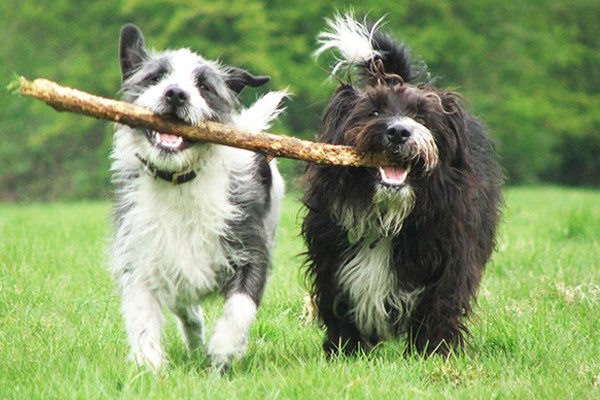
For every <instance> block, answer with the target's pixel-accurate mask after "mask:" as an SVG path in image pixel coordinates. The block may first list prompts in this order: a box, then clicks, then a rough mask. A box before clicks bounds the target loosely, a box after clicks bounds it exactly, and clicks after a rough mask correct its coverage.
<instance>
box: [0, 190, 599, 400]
mask: <svg viewBox="0 0 600 400" xmlns="http://www.w3.org/2000/svg"><path fill="white" fill-rule="evenodd" d="M292 197H293V196H292V195H290V196H288V198H287V199H286V201H285V203H284V206H283V215H282V223H281V226H280V229H279V232H278V237H277V245H276V248H275V263H274V268H273V271H272V274H271V276H270V282H269V285H268V286H267V290H266V293H265V296H264V299H263V303H262V306H261V309H260V310H259V313H258V317H257V321H256V323H255V325H254V326H253V328H252V331H251V342H250V346H249V350H248V354H247V357H246V358H245V359H244V360H243V361H242V362H240V363H239V364H237V365H235V366H234V368H233V370H232V371H231V372H230V373H229V374H228V375H226V376H220V375H219V374H217V373H213V372H212V371H210V370H209V369H208V368H206V363H205V360H204V357H203V356H202V355H201V354H197V355H193V356H189V355H187V354H186V352H185V350H184V345H183V343H182V342H181V340H180V339H179V336H178V332H177V328H176V324H175V321H174V320H173V319H172V318H168V319H167V321H166V337H165V340H164V345H165V347H166V350H167V352H168V355H169V357H170V360H171V364H170V365H169V366H168V367H167V368H166V370H165V371H164V372H163V373H162V374H161V376H153V375H152V374H151V373H149V372H148V371H146V370H144V369H141V370H138V369H137V368H135V367H133V366H132V365H130V364H128V363H127V362H126V357H127V353H128V348H127V344H126V339H125V330H124V327H123V322H122V319H121V315H120V310H119V298H118V297H117V296H116V294H115V293H116V288H115V287H114V284H113V282H111V279H110V276H109V273H108V271H107V270H106V268H105V267H106V254H107V252H106V245H107V243H106V241H105V240H104V239H105V238H106V237H107V236H108V235H109V227H108V223H107V221H108V219H109V212H110V211H109V206H108V204H107V203H104V202H102V203H61V204H45V205H16V204H3V205H0V237H1V238H2V240H0V254H2V257H0V398H2V399H48V398H50V399H52V398H60V399H82V398H85V399H97V398H111V399H112V398H119V399H188V398H207V399H208V398H210V399H317V398H318V399H320V398H335V399H338V398H347V399H363V398H364V399H388V398H389V399H392V398H393V399H395V398H399V399H402V398H406V399H414V398H425V399H490V398H499V399H513V398H515V399H570V398H573V399H582V400H585V399H597V398H598V396H599V394H600V359H599V358H598V354H600V341H598V332H599V331H600V319H599V318H598V315H599V314H600V269H599V268H598V264H599V262H600V245H599V243H598V241H599V237H598V232H599V231H600V208H598V207H597V205H598V204H599V203H600V193H598V192H594V191H585V190H565V189H558V188H522V187H520V188H513V189H510V190H508V193H507V206H506V212H505V217H504V221H503V224H502V225H501V229H500V236H499V240H498V251H497V252H496V254H495V255H494V259H493V262H491V263H490V264H489V265H488V266H487V270H486V273H485V275H484V281H483V286H482V288H481V291H480V296H479V307H478V309H477V314H478V317H477V318H474V319H473V320H472V321H471V322H470V323H469V327H470V328H471V330H472V331H473V335H474V337H473V339H472V341H471V346H470V347H468V350H467V352H466V354H463V355H460V356H458V357H453V358H450V359H449V360H448V361H445V360H443V359H440V358H438V357H434V358H431V359H427V360H425V359H420V358H416V357H405V356H404V355H403V351H404V345H403V344H402V343H401V342H399V343H385V344H383V345H382V346H379V347H378V348H376V349H375V351H374V352H373V353H372V354H371V355H369V356H368V357H357V358H350V359H345V358H340V359H336V360H331V361H328V360H326V359H325V357H324V355H323V352H322V350H321V346H320V344H321V340H322V334H323V333H322V331H321V330H320V329H319V328H317V326H316V325H315V324H308V323H306V322H305V321H304V320H303V319H302V318H301V315H302V310H303V304H304V295H305V288H304V287H303V284H302V279H301V277H302V275H301V272H300V271H301V267H300V265H301V262H302V259H301V258H299V257H295V255H297V254H299V253H300V252H301V251H302V249H303V246H302V240H301V238H300V237H299V236H298V232H299V225H298V223H299V221H298V220H297V215H298V208H299V205H298V202H297V201H294V200H293V199H292ZM221 305H222V302H221V301H219V300H218V299H214V300H213V301H209V302H208V303H207V304H206V303H205V307H204V310H205V315H206V317H207V322H208V324H209V332H210V328H211V327H212V325H213V324H214V321H215V319H216V318H218V316H219V314H220V312H221Z"/></svg>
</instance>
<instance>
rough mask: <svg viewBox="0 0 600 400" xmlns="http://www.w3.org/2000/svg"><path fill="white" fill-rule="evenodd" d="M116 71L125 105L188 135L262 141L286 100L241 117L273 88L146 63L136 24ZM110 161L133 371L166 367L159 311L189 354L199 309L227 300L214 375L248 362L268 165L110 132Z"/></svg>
mask: <svg viewBox="0 0 600 400" xmlns="http://www.w3.org/2000/svg"><path fill="white" fill-rule="evenodd" d="M120 62H121V69H122V74H123V89H122V91H123V96H124V99H125V100H126V101H128V102H131V103H134V104H136V105H140V106H144V107H147V108H148V109H150V110H151V111H153V112H155V113H156V114H159V115H163V116H165V117H168V118H174V119H177V120H180V121H182V122H184V123H187V124H190V125H194V124H197V123H199V122H202V121H206V120H211V121H218V122H221V123H224V124H228V125H231V126H234V127H240V128H244V129H247V130H250V131H255V132H257V131H261V130H264V129H266V128H267V127H268V126H269V124H270V122H271V121H272V120H273V119H274V118H275V117H277V115H278V114H279V113H280V112H281V109H280V108H279V107H280V102H281V101H282V99H283V98H284V97H285V96H286V95H287V93H286V92H285V91H280V92H270V93H268V94H267V95H265V96H263V97H262V98H260V99H259V100H257V101H256V102H255V103H254V104H253V105H252V106H251V107H249V108H247V109H240V107H239V101H238V98H237V94H238V93H239V92H240V91H241V90H242V89H243V88H244V87H245V86H248V85H249V86H260V85H262V84H264V83H266V81H268V77H256V76H253V75H251V74H250V73H248V72H247V71H245V70H242V69H239V68H234V67H224V66H223V65H221V64H220V63H218V62H214V61H210V60H206V59H204V58H203V57H202V56H200V55H198V54H196V53H194V52H192V51H190V50H188V49H179V50H169V51H164V52H154V51H149V50H147V49H146V48H145V44H144V38H143V36H142V33H141V31H140V30H139V29H138V28H137V27H135V26H134V25H131V24H129V25H125V26H124V27H123V29H122V30H121V39H120ZM111 157H112V174H113V175H112V176H113V183H114V187H115V205H114V233H113V242H112V249H111V270H112V273H113V274H114V276H115V278H116V280H117V282H118V285H119V290H120V294H121V297H122V312H123V316H124V319H125V325H126V330H127V336H128V341H129V344H130V346H131V357H132V359H133V360H134V361H135V362H137V363H138V364H142V365H148V366H150V367H152V368H153V369H159V368H160V367H161V366H162V365H163V364H164V363H165V360H166V356H165V354H164V351H163V348H162V346H161V333H162V325H163V309H164V308H167V309H169V310H170V311H172V312H173V313H174V314H175V316H176V317H177V318H178V321H179V328H180V331H181V334H182V336H183V339H184V341H185V343H186V345H187V347H188V349H189V350H190V351H192V350H196V349H198V348H201V347H202V346H203V345H204V338H205V327H204V321H203V313H202V309H201V307H200V301H201V300H202V299H203V298H204V297H205V296H207V295H208V294H210V293H213V292H215V291H222V293H223V294H224V296H225V305H224V310H223V315H222V316H221V318H220V319H219V320H218V321H217V322H216V324H215V326H214V332H213V334H212V337H211V338H210V340H209V342H208V344H207V346H206V352H207V354H208V357H209V359H210V361H211V363H212V364H213V365H214V366H215V367H217V368H222V367H227V366H229V365H230V363H231V362H232V361H233V360H235V359H239V358H240V357H242V356H243V354H244V353H245V351H246V347H247V342H248V335H249V330H250V327H251V325H252V323H253V322H254V320H255V317H256V313H257V308H258V305H259V303H260V300H261V297H262V294H263V290H264V287H265V282H266V278H267V273H268V270H269V267H270V264H271V254H270V253H271V249H272V246H273V242H274V239H275V230H276V227H277V225H278V222H279V209H280V203H281V200H282V197H283V193H284V183H283V180H282V178H281V175H280V174H279V172H278V170H277V167H276V165H275V162H274V161H271V162H268V161H267V160H266V159H265V157H264V156H262V155H258V154H255V153H252V152H249V151H246V150H240V149H236V148H230V147H225V146H222V145H215V144H211V143H203V142H191V141H188V140H187V139H185V140H184V139H183V138H179V137H176V136H174V135H170V134H165V133H158V132H152V131H149V130H145V129H137V128H131V127H128V126H123V125H117V127H116V130H115V135H114V147H113V151H112V155H111ZM157 171H158V172H157ZM165 176H166V177H167V179H165ZM182 176H183V177H184V178H185V179H182V180H177V179H178V177H182ZM169 180H172V182H171V181H169Z"/></svg>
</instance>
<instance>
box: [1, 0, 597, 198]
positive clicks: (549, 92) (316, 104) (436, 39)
mask: <svg viewBox="0 0 600 400" xmlns="http://www.w3.org/2000/svg"><path fill="white" fill-rule="evenodd" d="M336 9H341V10H344V6H343V5H336V4H332V2H327V1H323V0H314V1H311V2H304V3H298V2H290V1H282V0H248V1H243V2H241V1H235V0H218V1H217V0H204V1H191V0H175V1H170V2H163V1H158V0H143V1H142V0H124V1H116V0H106V1H99V0H98V1H92V2H88V3H86V4H85V6H84V5H82V4H79V3H76V2H74V1H72V0H54V1H52V2H39V1H36V0H23V1H16V0H8V1H6V2H3V3H1V4H0V27H1V29H2V37H3V38H5V40H3V41H2V42H1V43H0V77H4V82H3V83H2V82H0V84H1V85H2V86H6V85H7V84H8V83H9V81H10V79H11V77H12V76H13V74H19V75H24V76H26V77H29V78H36V77H45V78H49V79H53V80H56V81H58V82H59V83H62V84H65V85H67V86H72V87H77V88H80V89H83V90H86V91H90V92H92V93H95V94H99V95H103V96H109V97H116V96H117V95H118V90H119V83H120V74H119V69H118V60H117V39H118V34H119V29H120V27H121V25H123V24H124V23H126V22H134V23H136V24H138V25H139V26H140V27H141V28H142V30H143V31H144V33H145V34H146V36H147V40H148V43H149V45H150V46H152V47H155V48H157V49H164V48H167V47H178V46H186V47H190V48H192V49H194V50H196V51H198V52H201V53H202V54H204V55H206V56H207V57H209V58H219V59H221V60H222V61H223V62H225V63H230V64H237V65H240V66H243V67H245V68H248V69H249V70H251V71H253V72H255V73H257V74H269V75H271V76H272V78H273V80H272V82H271V83H270V84H269V86H268V88H269V89H281V88H285V87H289V88H290V89H291V91H292V92H294V94H295V95H294V97H293V99H292V100H290V101H288V104H287V106H288V108H287V113H286V114H285V115H284V117H283V118H282V120H281V122H280V123H278V124H277V125H276V126H275V128H274V130H275V131H276V132H285V133H288V134H291V135H294V136H299V137H304V138H312V137H313V135H314V133H315V132H316V130H317V128H318V124H319V117H320V114H321V112H322V110H323V107H324V105H325V102H326V101H327V99H328V97H329V96H330V94H331V92H332V91H333V89H334V86H333V84H332V83H324V82H325V81H326V78H327V64H328V59H327V57H323V59H321V60H319V61H318V62H315V61H314V60H313V59H312V56H311V54H312V52H313V51H314V49H315V47H316V46H315V36H316V34H317V33H318V31H319V30H321V29H323V27H324V22H323V18H324V17H328V16H331V15H332V14H333V12H334V11H335V10H336ZM355 11H356V14H357V15H364V14H367V13H368V14H369V15H370V16H371V17H372V18H378V17H379V16H381V15H387V21H388V23H387V25H386V28H387V29H390V30H391V31H392V32H394V33H395V34H396V35H397V36H398V37H399V38H402V40H404V41H406V43H407V44H408V45H409V46H410V47H411V48H412V50H413V54H414V55H415V57H416V58H417V59H419V60H424V61H426V62H427V63H428V65H429V70H430V71H431V72H432V74H433V75H434V76H440V77H441V80H440V84H441V85H444V86H447V87H449V88H451V89H457V90H458V91H460V92H461V93H462V94H464V95H465V97H466V98H467V99H468V101H469V105H470V107H471V108H472V109H473V110H474V111H475V112H476V113H477V114H478V115H480V116H481V117H482V119H483V120H484V121H485V122H486V123H487V124H488V125H489V127H490V129H491V131H492V132H493V135H494V137H495V139H496V141H497V142H498V147H499V150H500V152H501V155H502V159H503V164H504V166H505V168H506V171H507V174H508V176H509V178H510V181H511V182H513V183H524V182H535V181H540V180H544V181H553V182H561V183H566V184H585V185H594V186H598V185H600V174H598V173H597V171H599V170H600V159H599V156H598V151H597V148H598V142H599V141H600V69H599V68H598V65H600V25H599V24H598V23H597V22H598V21H597V16H598V15H600V3H599V2H598V1H596V0H573V1H570V2H564V1H560V0H532V1H529V2H521V1H516V0H510V1H506V2H501V3H498V2H493V1H489V0H485V1H481V0H415V1H405V2H399V3H398V2H397V3H394V4H393V5H392V3H389V2H388V3H386V2H381V1H375V0H369V1H364V2H361V5H358V6H356V7H355ZM259 93H262V89H260V90H248V91H247V93H245V94H244V96H245V101H246V102H248V101H250V100H252V99H253V98H255V97H256V96H257V95H258V94H259ZM0 120H2V121H3V124H2V128H1V133H0V135H1V137H2V140H1V141H0V160H2V164H3V168H2V169H0V199H4V200H11V199H13V200H15V199H46V200H50V199H55V198H62V199H74V198H93V197H102V196H106V194H107V193H108V186H109V185H108V181H109V178H108V167H109V163H108V154H109V151H110V143H111V125H110V124H107V123H106V122H104V121H95V120H91V119H89V118H85V117H81V116H77V115H72V114H57V113H56V112H54V111H53V110H51V109H49V108H48V107H47V106H45V105H43V104H38V102H36V101H34V100H31V99H24V98H19V97H18V96H10V95H8V94H7V93H1V94H0ZM285 165H286V167H289V168H287V169H288V170H289V171H291V172H292V173H293V171H295V170H297V169H298V168H297V167H295V166H294V165H293V164H292V165H290V163H285Z"/></svg>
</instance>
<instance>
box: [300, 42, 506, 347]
mask: <svg viewBox="0 0 600 400" xmlns="http://www.w3.org/2000/svg"><path fill="white" fill-rule="evenodd" d="M372 43H373V47H374V48H375V49H377V50H380V53H381V54H383V56H382V58H380V57H375V58H372V59H371V60H369V61H368V62H364V63H362V64H360V65H359V74H360V75H359V76H360V79H359V80H358V82H357V83H356V84H355V85H353V84H346V83H344V84H341V85H340V87H339V88H338V89H337V91H336V92H335V94H334V95H333V97H332V98H331V99H330V101H329V104H328V106H327V108H326V111H325V114H324V117H323V120H322V126H321V129H320V134H319V136H318V140H319V141H322V142H327V143H334V144H346V145H352V146H356V147H357V148H358V150H360V151H363V152H379V151H390V152H392V153H393V154H397V156H398V158H399V162H400V164H405V165H410V168H411V169H410V171H409V174H408V176H407V178H406V181H405V183H404V185H403V186H402V187H399V188H386V187H383V186H382V183H381V181H380V179H379V177H378V174H377V170H376V169H371V168H353V167H337V166H323V165H316V164H311V165H309V166H308V167H307V170H306V175H305V182H306V186H307V189H306V194H305V195H304V198H303V202H304V205H305V206H306V209H307V215H306V218H305V219H304V222H303V225H302V234H303V235H304V238H305V241H306V245H307V248H308V250H307V253H306V255H307V262H306V267H307V273H308V278H309V281H310V283H311V285H312V287H311V291H312V295H313V299H314V302H315V306H316V309H317V312H318V314H319V317H320V319H321V321H322V323H323V324H324V325H325V328H326V331H327V335H326V339H325V341H324V344H323V347H324V349H325V351H326V352H327V353H328V354H331V353H335V352H338V351H343V352H344V353H346V354H352V353H355V352H356V351H358V350H360V349H362V350H365V351H366V350H368V349H370V348H371V347H372V346H373V345H374V344H376V343H377V342H379V341H380V340H383V339H393V338H398V337H400V336H401V335H404V334H407V338H408V341H409V346H408V349H410V350H416V351H417V352H418V353H420V354H427V355H428V354H432V353H439V354H448V353H449V352H451V351H453V350H458V349H460V348H461V347H462V345H463V343H464V339H465V337H466V336H468V335H469V331H468V329H467V327H466V326H465V320H466V319H467V317H468V316H469V315H470V314H471V312H472V304H473V302H474V301H475V298H476V294H477V289H478V287H479V283H480V280H481V277H482V272H483V270H484V266H485V264H486V263H487V261H488V260H489V258H490V256H491V254H492V251H493V249H494V247H495V234H496V226H497V223H498V221H499V216H500V207H501V203H502V198H501V185H502V173H501V169H500V167H499V165H498V162H497V158H496V155H495V152H494V149H493V145H492V142H491V141H490V139H489V138H488V136H487V135H486V133H485V129H484V126H483V125H482V124H481V123H480V122H479V121H478V120H477V119H476V118H474V117H473V116H471V115H469V113H468V112H467V110H466V109H465V108H464V106H463V104H462V103H461V99H460V97H459V96H458V95H457V94H455V93H451V92H447V91H444V90H439V89H436V88H434V87H432V86H431V85H429V84H428V83H421V84H416V83H415V82H414V80H415V77H416V76H417V75H419V74H421V73H422V71H415V70H414V69H413V68H411V63H410V60H409V56H408V51H407V50H406V48H405V47H404V46H403V45H401V44H398V43H397V42H396V41H394V40H393V39H392V38H391V37H390V36H387V35H385V34H382V33H375V34H374V35H373V39H372ZM402 117H409V118H411V119H412V120H414V121H416V122H418V123H419V124H422V125H423V126H425V127H426V128H427V129H428V130H429V131H430V132H431V135H432V136H433V139H434V142H435V147H436V148H437V157H438V159H437V163H435V166H433V167H432V168H428V163H427V160H425V159H424V154H423V152H422V149H421V148H420V147H419V146H420V145H419V144H418V143H412V142H411V141H410V140H408V141H407V142H406V143H404V144H402V145H399V146H395V143H391V142H392V140H391V139H390V135H389V131H388V130H389V121H390V120H392V119H394V118H396V119H398V118H402ZM410 146H412V148H408V149H406V147H410ZM381 190H384V191H388V192H387V195H388V198H390V199H393V198H394V196H400V193H401V192H402V191H404V190H411V191H412V192H413V194H414V206H413V208H412V211H411V212H410V213H409V214H408V216H407V217H406V218H405V219H404V222H403V224H402V228H401V229H400V230H399V232H394V233H393V234H392V235H391V237H389V235H387V237H388V238H389V239H390V240H391V242H392V246H391V252H392V254H391V256H390V257H389V260H390V261H389V264H388V265H387V268H389V269H390V270H391V272H392V276H393V279H394V280H395V282H394V283H393V287H395V288H396V290H398V291H404V292H410V291H413V290H416V289H417V290H422V291H421V292H420V294H419V295H418V297H417V300H416V302H415V304H414V305H413V306H411V307H408V306H406V305H403V307H404V306H406V308H405V309H400V308H399V307H398V306H397V305H396V306H394V305H393V304H390V302H386V304H385V309H386V313H387V320H386V324H387V326H386V327H385V329H383V328H382V329H381V330H377V329H376V330H372V329H364V328H361V326H359V323H358V322H357V319H356V316H355V312H354V311H353V308H354V307H355V306H356V304H354V302H353V301H352V300H351V299H350V295H349V293H348V292H347V291H345V290H344V289H343V288H342V287H341V286H340V282H339V276H340V275H339V274H340V272H341V271H342V270H343V269H344V268H345V267H346V266H347V264H348V262H349V261H350V260H351V259H352V257H353V256H355V255H356V254H357V249H358V248H360V247H361V246H367V245H368V243H366V241H367V240H368V241H370V242H373V243H372V244H371V248H374V247H375V244H376V240H379V239H378V238H385V237H386V233H377V232H373V231H372V230H371V231H368V232H363V233H364V235H363V236H362V237H358V238H357V237H355V234H353V233H352V232H351V231H352V225H353V224H352V223H349V222H348V221H344V220H343V218H342V217H340V215H341V212H340V210H353V211H354V212H353V213H352V214H351V215H354V216H355V219H356V220H355V221H353V222H355V223H356V225H359V224H360V222H361V221H360V220H361V218H372V214H371V213H370V212H369V210H371V209H372V208H373V207H374V196H376V193H377V192H378V191H381ZM390 201H396V200H390ZM397 201H400V200H397ZM390 209H392V208H390ZM389 212H393V211H389ZM351 222H352V221H351ZM359 236H360V235H359ZM374 236H375V237H376V238H375V241H374V240H373V238H374ZM367 267H369V266H367V265H365V266H364V268H367ZM386 330H387V332H391V333H390V334H388V335H384V336H387V337H382V335H381V334H380V333H379V332H380V331H386Z"/></svg>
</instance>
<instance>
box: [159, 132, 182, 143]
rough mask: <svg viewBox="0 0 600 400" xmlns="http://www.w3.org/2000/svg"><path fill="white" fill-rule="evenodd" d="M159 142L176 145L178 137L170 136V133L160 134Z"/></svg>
mask: <svg viewBox="0 0 600 400" xmlns="http://www.w3.org/2000/svg"><path fill="white" fill-rule="evenodd" d="M159 135H160V141H161V142H163V143H177V141H178V140H179V136H176V135H171V134H170V133H160V132H159Z"/></svg>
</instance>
